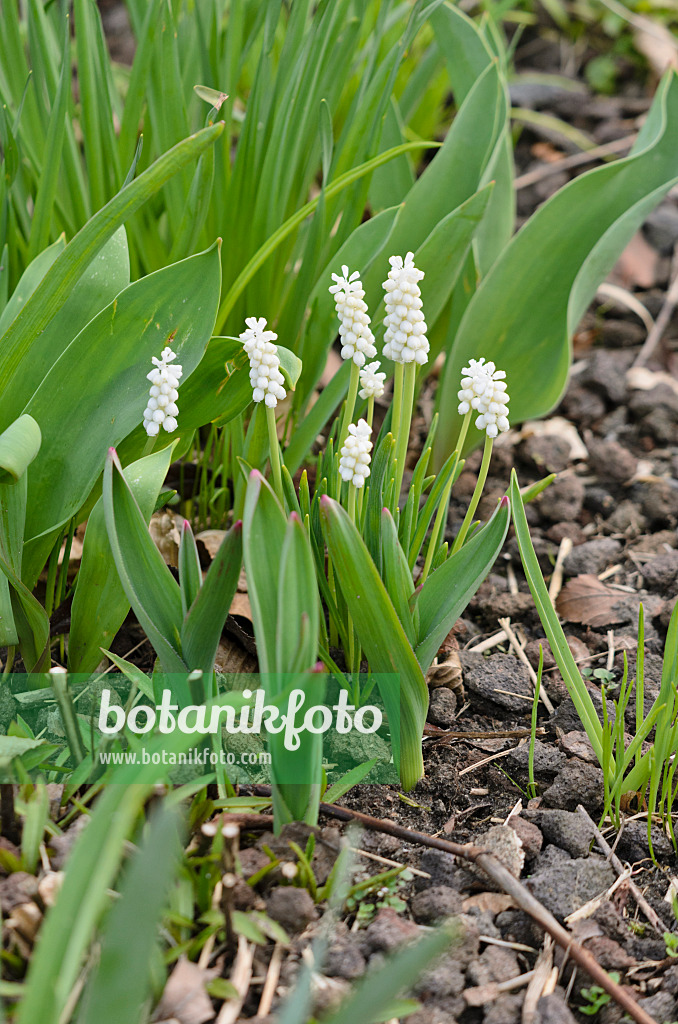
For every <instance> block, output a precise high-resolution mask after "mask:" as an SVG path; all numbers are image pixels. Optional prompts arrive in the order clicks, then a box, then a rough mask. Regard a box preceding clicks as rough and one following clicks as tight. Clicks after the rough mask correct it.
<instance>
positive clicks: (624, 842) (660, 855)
mask: <svg viewBox="0 0 678 1024" xmlns="http://www.w3.org/2000/svg"><path fill="white" fill-rule="evenodd" d="M651 835H652V848H653V850H654V855H655V857H656V858H657V860H658V861H659V863H660V864H666V863H668V861H669V860H671V859H672V858H673V856H674V851H673V845H672V843H671V840H670V839H669V838H668V836H667V835H666V834H665V833H664V831H663V830H662V829H661V828H659V826H658V825H653V826H652V832H651ZM610 841H611V840H610ZM616 851H617V856H618V857H619V858H620V859H621V860H625V861H628V862H629V864H637V863H638V861H641V860H645V859H646V858H647V857H649V856H650V848H649V846H648V842H647V822H645V821H627V822H625V824H624V828H623V829H622V834H621V838H620V839H619V842H618V843H617V846H616Z"/></svg>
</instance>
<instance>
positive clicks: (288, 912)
mask: <svg viewBox="0 0 678 1024" xmlns="http://www.w3.org/2000/svg"><path fill="white" fill-rule="evenodd" d="M266 913H267V914H268V916H269V917H270V918H272V919H273V920H274V921H277V922H278V924H279V925H281V926H282V927H283V928H284V929H285V931H286V932H289V933H290V934H294V933H295V932H302V931H303V930H304V928H306V927H307V926H308V925H309V924H310V923H311V921H315V919H316V918H317V916H318V913H317V911H316V909H315V904H314V903H313V900H312V899H311V896H310V895H309V893H308V892H307V891H306V889H297V888H295V887H294V886H283V885H280V886H278V887H277V888H276V889H273V891H272V892H271V893H270V895H269V896H267V897H266Z"/></svg>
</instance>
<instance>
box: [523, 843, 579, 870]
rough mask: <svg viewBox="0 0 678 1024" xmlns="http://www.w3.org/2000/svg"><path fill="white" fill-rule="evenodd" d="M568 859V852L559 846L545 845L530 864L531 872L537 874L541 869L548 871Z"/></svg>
mask: <svg viewBox="0 0 678 1024" xmlns="http://www.w3.org/2000/svg"><path fill="white" fill-rule="evenodd" d="M570 860H572V858H571V857H570V855H569V853H567V852H566V851H565V850H562V849H561V848H560V847H559V846H545V847H544V849H543V850H542V851H541V853H540V854H538V855H537V857H536V859H535V862H534V864H533V865H532V873H533V874H535V875H538V874H539V873H540V872H542V871H548V870H550V869H551V868H553V867H557V866H558V865H559V864H565V863H567V861H570Z"/></svg>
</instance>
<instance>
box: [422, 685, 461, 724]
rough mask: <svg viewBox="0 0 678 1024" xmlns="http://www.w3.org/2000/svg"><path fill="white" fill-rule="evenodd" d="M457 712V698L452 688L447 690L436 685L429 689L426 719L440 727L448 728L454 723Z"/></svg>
mask: <svg viewBox="0 0 678 1024" xmlns="http://www.w3.org/2000/svg"><path fill="white" fill-rule="evenodd" d="M456 712H457V698H456V695H455V693H454V690H448V689H447V688H446V687H445V686H437V687H436V688H435V689H434V690H431V696H430V700H429V705H428V721H429V722H433V724H434V725H439V726H441V727H442V728H445V727H447V728H450V727H451V726H453V725H454V722H455V715H456Z"/></svg>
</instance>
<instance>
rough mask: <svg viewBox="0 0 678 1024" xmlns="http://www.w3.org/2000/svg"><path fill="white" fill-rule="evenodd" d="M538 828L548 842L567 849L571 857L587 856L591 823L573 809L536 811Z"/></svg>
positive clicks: (591, 831) (591, 828)
mask: <svg viewBox="0 0 678 1024" xmlns="http://www.w3.org/2000/svg"><path fill="white" fill-rule="evenodd" d="M537 821H538V823H539V828H540V829H541V831H542V832H543V834H544V839H546V841H547V842H548V843H553V844H554V845H555V846H559V847H560V848H561V850H567V852H568V853H569V854H571V856H572V857H588V854H589V848H590V846H591V841H592V840H593V838H594V831H593V825H592V824H591V823H590V822H588V821H586V820H585V819H584V818H582V817H581V815H579V814H577V813H576V812H573V811H555V810H554V811H538V812H537Z"/></svg>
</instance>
